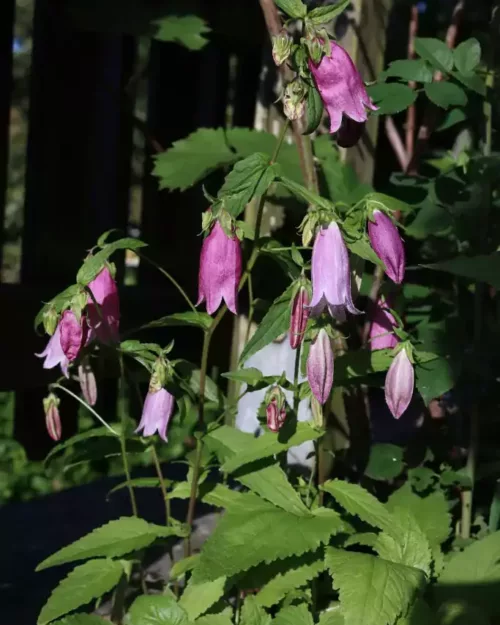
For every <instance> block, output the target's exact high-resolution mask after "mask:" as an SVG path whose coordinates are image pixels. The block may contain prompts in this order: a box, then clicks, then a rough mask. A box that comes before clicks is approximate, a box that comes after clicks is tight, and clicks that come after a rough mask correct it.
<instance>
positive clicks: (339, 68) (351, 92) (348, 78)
mask: <svg viewBox="0 0 500 625" xmlns="http://www.w3.org/2000/svg"><path fill="white" fill-rule="evenodd" d="M309 68H310V70H311V72H312V74H313V76H314V80H315V82H316V86H317V87H318V91H319V93H320V96H321V99H322V100H323V103H324V105H325V108H326V110H327V111H328V115H329V116H330V132H332V133H333V132H337V131H338V130H339V128H340V124H341V123H342V116H343V115H347V117H350V118H351V119H352V120H354V121H355V122H359V123H362V122H366V120H367V119H368V115H367V113H366V107H367V108H369V109H371V110H372V111H376V110H377V108H378V107H376V106H375V105H374V104H373V102H372V101H371V99H370V98H369V96H368V94H367V92H366V88H365V85H364V84H363V81H362V80H361V76H360V75H359V72H358V70H357V69H356V66H355V65H354V63H353V62H352V59H351V57H350V56H349V54H348V53H347V52H346V51H345V50H344V48H342V47H341V46H339V45H338V44H337V43H335V42H334V41H332V42H331V54H330V56H328V55H325V56H324V57H323V58H322V59H321V61H320V62H319V63H318V64H317V65H316V64H315V63H313V61H311V60H310V61H309Z"/></svg>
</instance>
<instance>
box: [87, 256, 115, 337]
mask: <svg viewBox="0 0 500 625" xmlns="http://www.w3.org/2000/svg"><path fill="white" fill-rule="evenodd" d="M89 289H90V290H91V291H92V295H93V296H94V299H95V301H96V302H97V304H98V306H99V309H98V308H97V306H96V305H95V302H94V300H93V299H92V298H91V297H90V296H89V298H88V300H87V312H88V316H89V325H90V328H91V330H92V332H93V333H95V335H96V336H97V338H98V340H99V341H101V342H102V343H111V342H112V343H116V342H118V341H119V329H120V299H119V296H118V287H117V286H116V282H115V281H114V279H113V276H112V275H111V272H110V271H109V269H108V268H107V267H104V269H102V270H101V271H100V272H99V274H98V276H97V277H96V278H94V280H92V282H90V284H89Z"/></svg>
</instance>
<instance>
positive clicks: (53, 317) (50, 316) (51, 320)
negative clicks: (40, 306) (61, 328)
mask: <svg viewBox="0 0 500 625" xmlns="http://www.w3.org/2000/svg"><path fill="white" fill-rule="evenodd" d="M58 318H59V315H58V314H57V312H56V309H55V308H53V307H52V306H51V307H50V308H49V309H48V310H47V311H46V312H44V313H43V327H44V328H45V332H47V334H48V335H49V336H52V335H53V334H54V332H55V331H56V328H57V321H58Z"/></svg>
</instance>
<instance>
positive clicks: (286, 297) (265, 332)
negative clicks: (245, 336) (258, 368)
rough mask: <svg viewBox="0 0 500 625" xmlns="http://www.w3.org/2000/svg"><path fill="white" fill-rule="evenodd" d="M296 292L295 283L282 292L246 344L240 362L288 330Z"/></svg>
mask: <svg viewBox="0 0 500 625" xmlns="http://www.w3.org/2000/svg"><path fill="white" fill-rule="evenodd" d="M293 292H294V285H290V286H289V287H288V289H287V290H286V291H285V292H284V293H282V294H281V295H280V296H279V297H278V298H277V299H275V300H274V302H273V303H272V304H271V307H270V308H269V310H268V311H267V313H266V315H265V316H264V318H263V319H262V321H261V322H260V323H259V326H258V328H257V330H256V331H255V333H254V334H253V336H252V338H251V339H250V340H249V341H248V343H247V344H246V345H245V347H244V349H243V351H242V352H241V356H240V359H239V362H240V364H242V363H244V362H245V361H246V360H248V359H249V358H250V356H253V354H256V353H257V352H258V351H260V350H261V349H262V348H263V347H265V346H266V345H269V343H271V342H272V341H274V339H276V338H277V337H278V336H280V335H281V334H284V333H285V332H287V331H288V328H289V326H290V316H291V309H290V306H291V301H292V296H293Z"/></svg>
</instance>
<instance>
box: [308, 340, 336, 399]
mask: <svg viewBox="0 0 500 625" xmlns="http://www.w3.org/2000/svg"><path fill="white" fill-rule="evenodd" d="M307 380H308V382H309V386H310V387H311V391H312V393H313V395H314V397H316V399H317V400H318V401H319V403H320V404H321V405H323V404H324V403H325V402H326V400H327V399H328V396H329V395H330V391H331V390H332V385H333V350H332V344H331V343H330V337H329V336H328V334H327V333H326V330H325V329H324V328H321V330H320V331H319V333H318V336H317V337H316V339H315V340H314V342H313V343H312V344H311V349H310V351H309V356H308V357H307Z"/></svg>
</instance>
